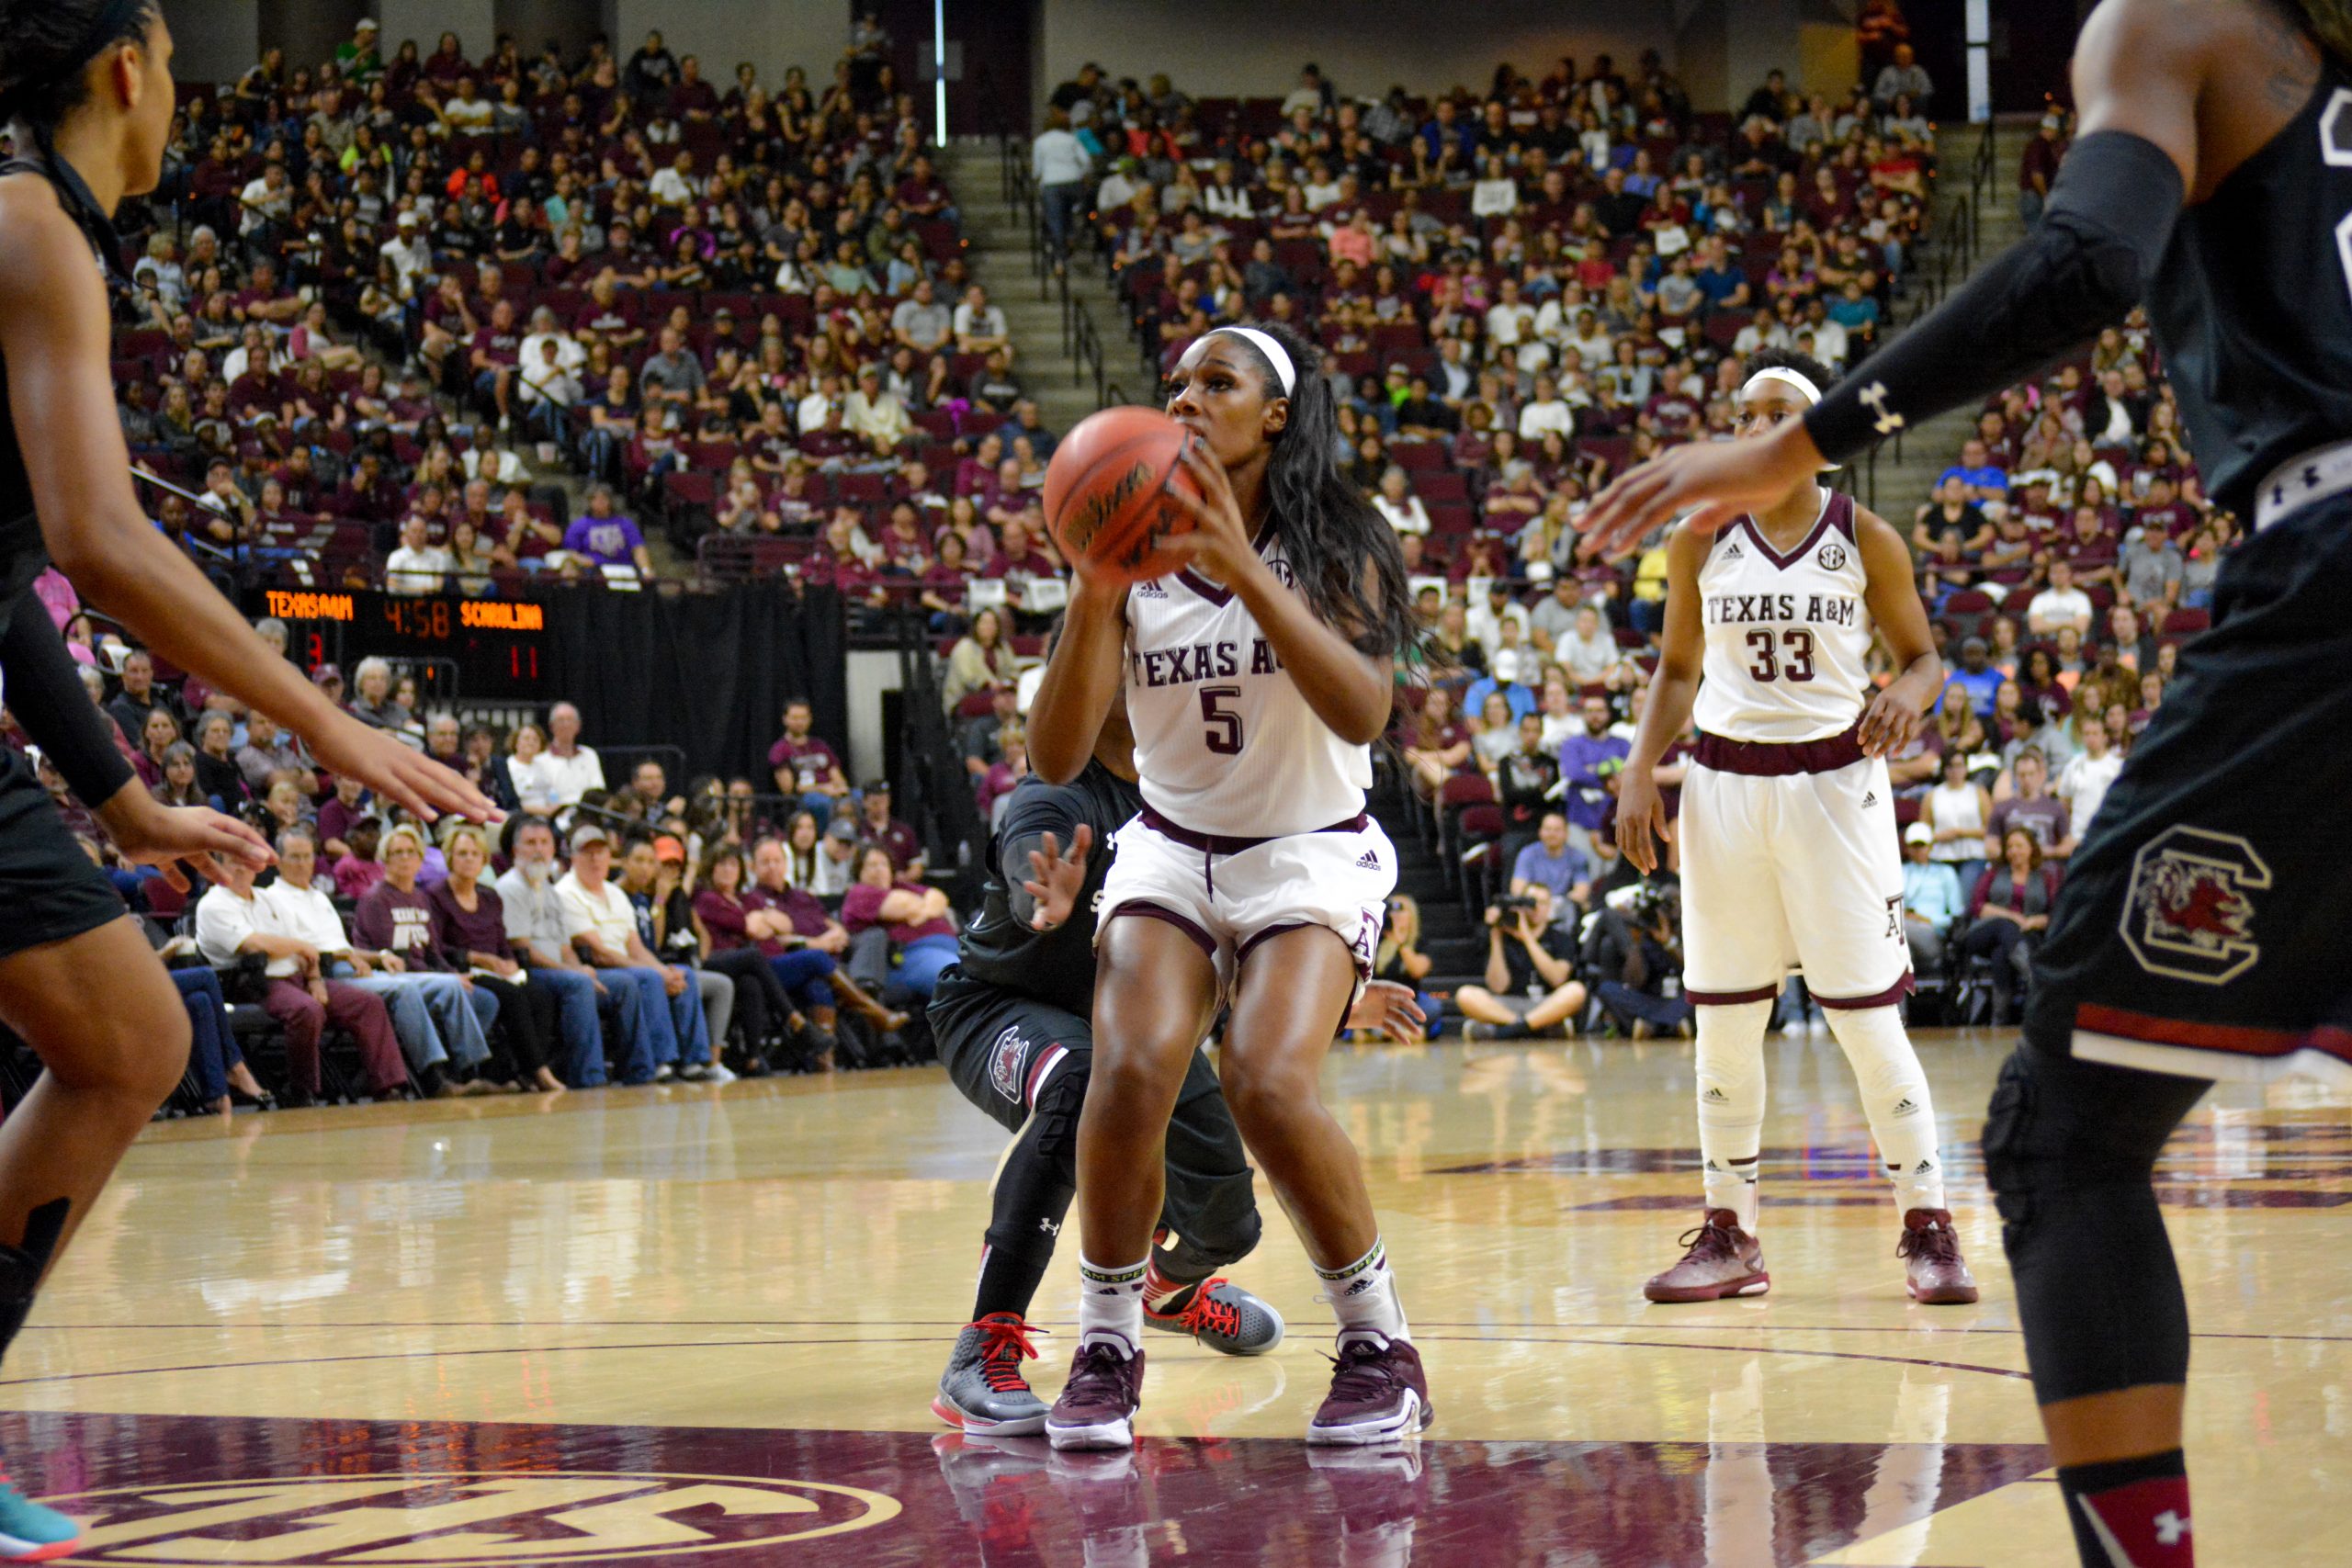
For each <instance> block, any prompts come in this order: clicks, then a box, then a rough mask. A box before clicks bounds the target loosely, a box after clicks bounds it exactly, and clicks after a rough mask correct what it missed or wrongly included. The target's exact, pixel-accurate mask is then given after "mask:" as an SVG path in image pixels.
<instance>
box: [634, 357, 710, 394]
mask: <svg viewBox="0 0 2352 1568" xmlns="http://www.w3.org/2000/svg"><path fill="white" fill-rule="evenodd" d="M638 379H639V382H640V383H642V384H643V386H644V387H645V389H647V390H648V391H652V390H654V389H660V390H662V391H664V392H669V393H673V394H675V395H676V396H679V397H686V398H691V397H695V396H697V395H698V394H700V392H701V391H702V389H703V382H704V380H705V377H704V376H703V372H702V361H701V360H699V359H696V358H695V356H694V354H693V352H692V351H691V350H688V349H684V348H681V349H679V350H678V351H677V352H676V353H675V354H656V355H651V356H650V357H649V358H648V359H647V360H646V362H645V368H644V370H643V371H642V372H640V373H639V377H638Z"/></svg>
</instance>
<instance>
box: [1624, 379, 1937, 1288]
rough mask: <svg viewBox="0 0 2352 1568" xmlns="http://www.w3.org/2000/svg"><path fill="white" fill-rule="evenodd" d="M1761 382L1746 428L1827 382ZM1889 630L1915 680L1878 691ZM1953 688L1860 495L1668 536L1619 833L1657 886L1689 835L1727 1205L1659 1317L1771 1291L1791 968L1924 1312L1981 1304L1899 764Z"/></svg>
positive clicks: (1893, 539) (1899, 679) (1705, 1129)
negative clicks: (1880, 1170)
mask: <svg viewBox="0 0 2352 1568" xmlns="http://www.w3.org/2000/svg"><path fill="white" fill-rule="evenodd" d="M1746 368H1747V383H1746V385H1745V386H1744V387H1743V388H1742V389H1741V391H1740V402H1741V416H1740V434H1743V435H1749V434H1760V433H1762V432H1765V431H1768V430H1770V429H1771V428H1772V427H1773V426H1774V425H1777V424H1779V423H1781V422H1782V421H1784V420H1791V419H1800V418H1802V417H1803V416H1804V412H1805V411H1806V410H1807V409H1809V408H1811V407H1812V406H1813V405H1814V404H1815V402H1817V401H1819V400H1820V398H1821V388H1822V386H1823V385H1824V384H1825V383H1826V380H1827V379H1828V375H1827V372H1826V371H1825V370H1823V369H1822V367H1820V366H1819V365H1817V364H1815V362H1813V361H1812V360H1809V359H1806V358H1805V357H1804V356H1803V355H1794V354H1782V353H1765V354H1761V355H1757V356H1755V357H1754V358H1752V359H1750V360H1749V361H1748V362H1747V367H1746ZM1873 636H1879V637H1884V638H1885V639H1886V645H1887V649H1888V651H1889V652H1890V653H1891V654H1892V655H1893V656H1894V663H1895V666H1896V668H1897V669H1898V670H1899V671H1900V673H1899V674H1897V675H1896V677H1895V678H1894V681H1893V682H1890V683H1889V684H1888V686H1887V687H1886V689H1885V690H1884V691H1883V692H1881V693H1879V694H1877V696H1875V697H1869V696H1868V694H1869V690H1870V674H1869V670H1868V666H1867V663H1866V660H1868V658H1869V655H1870V649H1871V638H1872V637H1873ZM1942 681H1943V664H1942V660H1940V659H1939V658H1938V657H1937V654H1936V649H1935V643H1934V641H1933V639H1932V637H1930V635H1929V633H1928V615H1927V610H1926V608H1925V606H1923V605H1922V604H1920V602H1919V595H1918V592H1917V588H1916V587H1915V585H1914V583H1913V580H1912V569H1911V553H1910V551H1909V549H1908V548H1906V547H1905V545H1904V543H1903V539H1902V537H1901V536H1900V535H1898V534H1896V533H1895V531H1894V528H1892V527H1891V526H1889V525H1887V524H1886V523H1885V522H1884V521H1883V520H1882V519H1880V518H1877V517H1874V516H1872V515H1871V513H1867V512H1864V511H1862V510H1861V509H1860V508H1859V507H1857V506H1856V505H1855V504H1854V503H1853V501H1852V499H1851V498H1850V497H1849V496H1845V495H1841V494H1838V493H1837V492H1836V491H1831V490H1829V489H1828V488H1827V487H1826V486H1824V485H1820V484H1817V483H1816V484H1811V485H1803V486H1800V487H1798V489H1797V490H1796V491H1793V492H1792V493H1791V495H1790V496H1789V497H1788V498H1787V499H1786V500H1785V501H1782V502H1780V503H1779V504H1778V505H1777V506H1775V507H1774V508H1772V509H1770V510H1769V511H1766V512H1764V513H1760V514H1757V515H1753V516H1746V517H1742V518H1740V519H1738V520H1737V521H1736V522H1735V523H1733V524H1732V525H1729V526H1727V527H1725V528H1724V529H1722V530H1721V531H1719V532H1717V533H1713V534H1692V533H1689V532H1687V531H1683V530H1679V529H1678V530H1677V531H1676V532H1675V533H1674V535H1673V536H1672V537H1671V538H1670V539H1669V541H1668V545H1667V598H1666V632H1665V651H1664V656H1663V658H1662V659H1661V660H1660V661H1659V664H1658V669H1657V677H1656V678H1655V679H1654V680H1653V681H1652V682H1650V694H1649V701H1648V703H1647V705H1645V707H1644V709H1643V712H1642V718H1641V726H1640V729H1639V731H1638V733H1637V734H1636V735H1635V737H1634V749H1633V754H1632V755H1631V756H1630V757H1629V758H1627V759H1626V763H1625V772H1624V775H1623V784H1622V785H1621V790H1622V793H1621V795H1620V796H1619V803H1618V837H1619V840H1620V841H1621V842H1622V843H1623V846H1624V852H1625V854H1626V856H1627V857H1628V858H1629V859H1631V860H1632V861H1633V863H1634V864H1635V865H1637V866H1639V867H1640V868H1641V869H1642V870H1643V871H1644V872H1645V873H1646V872H1648V871H1649V870H1650V869H1651V868H1652V867H1653V866H1654V865H1655V864H1656V863H1657V840H1661V839H1664V838H1665V837H1667V836H1668V835H1669V833H1671V834H1672V835H1673V836H1675V837H1676V838H1678V839H1679V843H1680V846H1681V855H1682V921H1683V952H1684V961H1685V964H1686V967H1685V970H1684V980H1683V994H1684V995H1686V996H1687V997H1689V998H1691V1003H1692V1004H1693V1005H1694V1006H1695V1007H1696V1009H1697V1010H1698V1020H1699V1049H1698V1079H1699V1084H1698V1099H1699V1149H1700V1153H1701V1154H1702V1156H1704V1159H1705V1163H1706V1176H1705V1181H1706V1206H1705V1212H1704V1214H1703V1217H1702V1220H1701V1223H1700V1225H1699V1228H1698V1230H1697V1231H1696V1232H1694V1233H1691V1235H1686V1237H1685V1238H1684V1239H1685V1241H1686V1242H1687V1243H1688V1244H1689V1247H1690V1250H1689V1251H1688V1252H1687V1253H1686V1254H1685V1255H1684V1257H1683V1258H1682V1260H1681V1261H1680V1262H1679V1263H1677V1264H1676V1265H1675V1266H1674V1267H1673V1268H1671V1269H1668V1270H1667V1271H1666V1272H1664V1273H1663V1274H1659V1275H1657V1277H1656V1278H1654V1279H1652V1280H1650V1281H1649V1282H1648V1284H1647V1285H1646V1286H1645V1287H1644V1294H1645V1295H1647V1296H1648V1297H1649V1299H1650V1300H1652V1301H1654V1302H1701V1301H1714V1300H1717V1299H1719V1298H1721V1297H1724V1296H1753V1295H1761V1294H1763V1293H1764V1292H1765V1291H1766V1290H1767V1289H1769V1288H1770V1284H1771V1277H1770V1275H1769V1274H1767V1273H1766V1272H1765V1271H1764V1252H1763V1248H1762V1247H1761V1246H1760V1245H1759V1244H1758V1241H1757V1238H1756V1228H1757V1227H1756V1212H1757V1187H1756V1176H1757V1169H1756V1165H1757V1153H1758V1143H1759V1140H1760V1138H1761V1134H1762V1128H1763V1122H1764V1032H1765V1029H1766V1027H1767V1026H1768V1025H1769V1024H1770V1021H1771V1016H1772V1006H1773V1002H1774V999H1775V998H1777V997H1778V996H1779V994H1780V989H1781V981H1782V979H1783V977H1784V976H1786V975H1787V973H1788V971H1789V970H1790V969H1791V968H1792V967H1795V968H1801V969H1803V970H1804V978H1805V987H1806V988H1807V989H1808V990H1810V991H1811V992H1812V994H1813V997H1814V999H1815V1000H1816V1001H1817V1002H1819V1003H1820V1004H1821V1007H1822V1010H1823V1011H1824V1012H1826V1014H1827V1015H1828V1019H1829V1027H1830V1031H1831V1032H1832V1033H1834V1034H1835V1035H1836V1036H1837V1037H1838V1044H1839V1045H1840V1046H1841V1047H1843V1048H1844V1050H1845V1053H1846V1059H1847V1061H1848V1062H1849V1064H1850V1065H1851V1066H1852V1067H1853V1069H1854V1076H1855V1078H1856V1080H1857V1082H1858V1083H1859V1084H1860V1089H1861V1094H1862V1108H1863V1111H1865V1113H1866V1114H1867V1115H1868V1116H1869V1118H1870V1123H1871V1135H1872V1136H1873V1137H1874V1138H1875V1140H1876V1141H1877V1144H1878V1151H1879V1157H1880V1158H1881V1159H1882V1160H1883V1161H1884V1162H1885V1166H1886V1172H1887V1175H1888V1177H1889V1178H1890V1179H1892V1180H1893V1181H1894V1192H1895V1201H1896V1206H1897V1207H1898V1208H1899V1209H1900V1210H1901V1211H1902V1213H1903V1235H1902V1238H1901V1240H1900V1241H1899V1243H1898V1244H1897V1248H1896V1250H1897V1252H1898V1253H1899V1254H1900V1255H1901V1256H1902V1257H1903V1258H1904V1259H1905V1265H1906V1269H1907V1274H1906V1284H1907V1288H1908V1290H1909V1292H1910V1294H1911V1297H1912V1299H1913V1300H1915V1301H1918V1302H1922V1303H1961V1302H1973V1301H1974V1300H1975V1299H1976V1282H1975V1280H1973V1278H1972V1277H1971V1276H1970V1274H1969V1271H1968V1266H1967V1264H1966V1263H1965V1262H1963V1261H1962V1258H1961V1256H1960V1246H1959V1242H1958V1240H1957V1238H1956V1237H1955V1236H1954V1235H1953V1233H1952V1228H1951V1213H1949V1212H1947V1211H1946V1209H1945V1208H1944V1188H1943V1166H1942V1162H1941V1161H1940V1160H1939V1158H1938V1156H1937V1152H1936V1122H1935V1108H1934V1102H1933V1101H1932V1100H1931V1099H1930V1098H1929V1096H1928V1079H1927V1075H1926V1074H1925V1073H1923V1072H1922V1071H1921V1070H1920V1067H1919V1057H1918V1055H1917V1052H1915V1051H1914V1050H1913V1049H1912V1048H1911V1041H1910V1038H1909V1036H1908V1035H1907V1034H1905V1032H1904V1028H1903V1015H1902V1013H1901V1012H1900V1011H1899V1010H1897V1008H1896V1003H1897V1002H1898V1001H1899V1000H1900V999H1901V998H1903V997H1904V996H1905V994H1906V993H1908V992H1909V991H1910V989H1911V954H1910V945H1909V943H1908V942H1907V941H1906V940H1905V936H1904V933H1903V868H1902V852H1901V849H1900V847H1899V846H1898V844H1897V842H1896V839H1895V828H1894V790H1893V789H1892V788H1890V787H1889V786H1888V784H1887V776H1886V761H1885V758H1886V755H1887V753H1888V752H1890V751H1893V750H1896V749H1897V748H1899V747H1901V746H1902V745H1904V744H1905V742H1907V741H1908V740H1909V739H1911V738H1912V737H1913V736H1914V735H1915V734H1917V731H1918V728H1919V724H1920V721H1921V716H1922V715H1923V714H1924V713H1925V712H1926V711H1927V709H1928V707H1929V706H1930V705H1933V703H1934V702H1935V700H1936V696H1937V694H1938V692H1939V690H1940V688H1941V684H1942ZM1866 702H1867V707H1866ZM1694 717H1695V718H1696V720H1697V723H1698V728H1699V747H1698V750H1697V751H1696V752H1694V753H1693V754H1692V756H1691V769H1690V773H1689V775H1688V777H1687V778H1686V780H1685V782H1684V784H1683V787H1682V812H1681V818H1680V821H1679V824H1677V825H1676V827H1675V828H1673V829H1669V828H1668V825H1667V822H1666V818H1665V813H1664V811H1663V809H1662V808H1661V807H1660V803H1659V799H1658V792H1657V785H1656V784H1653V783H1652V782H1651V779H1650V775H1651V770H1652V769H1654V768H1655V767H1656V766H1657V761H1658V759H1659V757H1660V756H1661V755H1662V754H1663V753H1664V751H1665V749H1666V747H1667V745H1668V743H1669V742H1670V741H1672V740H1673V739H1674V738H1675V737H1677V736H1679V735H1680V734H1681V733H1682V731H1683V727H1684V726H1685V725H1686V724H1687V723H1689V722H1690V721H1691V719H1693V718H1694Z"/></svg>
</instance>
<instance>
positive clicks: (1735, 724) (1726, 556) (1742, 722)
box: [1692, 491, 1873, 743]
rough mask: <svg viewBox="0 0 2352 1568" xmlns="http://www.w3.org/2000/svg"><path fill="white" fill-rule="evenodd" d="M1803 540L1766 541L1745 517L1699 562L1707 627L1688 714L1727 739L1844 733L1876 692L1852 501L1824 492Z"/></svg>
mask: <svg viewBox="0 0 2352 1568" xmlns="http://www.w3.org/2000/svg"><path fill="white" fill-rule="evenodd" d="M1823 493H1824V495H1825V497H1826V500H1825V502H1824V504H1823V506H1822V511H1821V515H1820V517H1819V518H1818V519H1816V520H1815V523H1814V525H1813V527H1812V528H1811V529H1810V530H1808V531H1807V532H1806V534H1805V536H1804V539H1803V540H1802V541H1801V542H1800V543H1799V544H1798V545H1797V547H1796V548H1794V549H1793V550H1790V551H1788V552H1786V553H1782V552H1781V551H1779V550H1776V549H1774V548H1772V547H1771V546H1770V545H1769V544H1767V543H1766V542H1765V539H1764V535H1763V532H1762V530H1760V529H1759V528H1758V527H1757V526H1756V525H1755V523H1754V522H1753V521H1751V520H1750V519H1748V518H1746V517H1742V518H1740V519H1739V520H1738V521H1737V522H1735V523H1733V524H1731V525H1729V526H1728V527H1726V528H1724V530H1723V532H1722V533H1720V534H1718V535H1717V536H1715V541H1714V545H1713V548H1712V549H1710V550H1709V551H1708V554H1707V558H1706V561H1705V563H1704V564H1703V565H1702V566H1701V567H1700V568H1699V609H1700V615H1701V617H1702V627H1703V630H1704V632H1705V634H1706V645H1707V651H1706V658H1705V661H1704V663H1703V664H1702V680H1701V682H1700V684H1699V697H1698V702H1697V704H1696V705H1695V706H1694V708H1693V710H1692V716H1693V717H1694V718H1695V719H1696V720H1697V722H1698V726H1699V728H1701V729H1702V730H1703V731H1705V732H1706V733H1708V734H1710V735H1720V736H1722V737H1724V739H1729V740H1766V741H1774V742H1781V743H1788V742H1794V741H1802V740H1820V739H1826V738H1827V737H1829V736H1833V735H1838V734H1842V733H1843V732H1844V731H1845V730H1846V729H1848V728H1850V727H1851V726H1852V725H1853V724H1854V722H1855V721H1856V720H1857V719H1859V718H1860V717H1861V714H1862V699H1863V696H1864V694H1866V693H1867V692H1868V690H1869V688H1870V670H1869V664H1868V660H1869V658H1870V649H1871V635H1872V629H1873V628H1872V623H1871V613H1870V604H1869V600H1868V597H1867V595H1868V592H1869V588H1870V573H1869V571H1868V570H1866V569H1865V568H1864V567H1863V565H1862V552H1861V550H1860V548H1859V547H1857V546H1856V545H1855V543H1854V503H1853V501H1852V500H1851V498H1849V497H1847V496H1844V495H1839V494H1837V493H1836V492H1834V491H1824V492H1823Z"/></svg>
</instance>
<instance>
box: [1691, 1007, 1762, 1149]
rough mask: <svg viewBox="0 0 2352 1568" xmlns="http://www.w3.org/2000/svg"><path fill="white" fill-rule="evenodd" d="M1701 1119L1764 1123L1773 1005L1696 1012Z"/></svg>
mask: <svg viewBox="0 0 2352 1568" xmlns="http://www.w3.org/2000/svg"><path fill="white" fill-rule="evenodd" d="M1696 1012H1697V1015H1698V1021H1699V1047H1698V1050H1697V1052H1696V1053H1695V1057H1694V1060H1695V1063H1696V1066H1697V1069H1698V1079H1699V1083H1698V1096H1699V1120H1700V1121H1701V1122H1705V1123H1708V1124H1710V1125H1720V1126H1726V1127H1750V1126H1754V1125H1756V1124H1757V1123H1758V1122H1762V1121H1763V1120H1764V1028H1765V1025H1767V1024H1768V1023H1770V1021H1772V1004H1771V1003H1770V1002H1769V1001H1762V1002H1737V1003H1735V1004H1733V1005H1731V1006H1729V1007H1716V1006H1712V1005H1711V1006H1704V1007H1701V1008H1699V1009H1697V1010H1696Z"/></svg>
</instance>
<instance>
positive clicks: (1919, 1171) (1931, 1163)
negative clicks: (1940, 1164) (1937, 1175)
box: [1911, 1157, 1936, 1176]
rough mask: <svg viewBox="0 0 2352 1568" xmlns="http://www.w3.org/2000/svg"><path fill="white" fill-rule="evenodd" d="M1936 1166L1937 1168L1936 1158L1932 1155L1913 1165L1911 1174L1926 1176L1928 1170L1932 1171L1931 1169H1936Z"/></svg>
mask: <svg viewBox="0 0 2352 1568" xmlns="http://www.w3.org/2000/svg"><path fill="white" fill-rule="evenodd" d="M1935 1168H1936V1162H1935V1160H1934V1159H1933V1158H1932V1157H1930V1158H1928V1159H1923V1160H1921V1161H1920V1162H1919V1163H1918V1164H1917V1165H1915V1166H1913V1167H1912V1168H1911V1174H1912V1175H1914V1176H1925V1175H1927V1174H1928V1172H1929V1171H1931V1170H1933V1169H1935Z"/></svg>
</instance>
